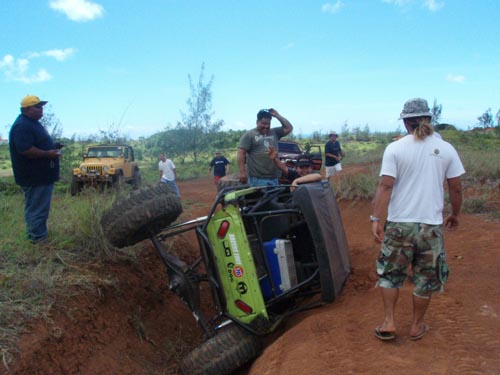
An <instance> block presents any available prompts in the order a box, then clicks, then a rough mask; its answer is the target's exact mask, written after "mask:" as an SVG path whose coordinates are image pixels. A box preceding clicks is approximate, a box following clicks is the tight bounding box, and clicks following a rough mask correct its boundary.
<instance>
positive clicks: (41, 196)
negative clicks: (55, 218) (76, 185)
mask: <svg viewBox="0 0 500 375" xmlns="http://www.w3.org/2000/svg"><path fill="white" fill-rule="evenodd" d="M21 188H22V189H23V191H24V220H25V221H26V235H27V237H28V240H30V241H32V242H36V241H39V240H42V239H44V238H45V237H47V234H48V231H47V219H48V218H49V211H50V200H51V198H52V191H53V190H54V184H49V185H42V186H21Z"/></svg>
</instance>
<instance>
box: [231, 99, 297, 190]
mask: <svg viewBox="0 0 500 375" xmlns="http://www.w3.org/2000/svg"><path fill="white" fill-rule="evenodd" d="M273 117H274V118H276V119H278V121H279V122H280V123H281V127H276V128H271V119H272V118H273ZM292 129H293V126H292V124H290V122H289V121H288V120H287V119H286V118H284V117H283V116H281V115H280V114H279V113H278V111H276V110H275V109H273V108H270V109H262V110H260V111H259V112H258V113H257V127H256V128H255V129H252V130H249V131H247V132H246V133H245V134H243V136H242V137H241V139H240V143H239V145H238V167H239V169H240V182H242V183H247V182H248V184H249V185H250V186H275V185H278V176H279V175H280V173H281V172H280V171H279V169H278V168H277V167H276V166H275V165H274V163H273V162H272V161H271V160H270V159H269V156H268V152H269V147H274V148H275V149H278V141H279V139H280V138H282V137H284V136H286V135H287V134H290V132H291V131H292Z"/></svg>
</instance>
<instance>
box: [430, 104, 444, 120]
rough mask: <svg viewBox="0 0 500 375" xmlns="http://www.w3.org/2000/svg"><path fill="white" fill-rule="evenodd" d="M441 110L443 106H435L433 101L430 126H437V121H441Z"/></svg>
mask: <svg viewBox="0 0 500 375" xmlns="http://www.w3.org/2000/svg"><path fill="white" fill-rule="evenodd" d="M442 110H443V106H442V105H441V104H437V100H436V99H434V104H433V105H432V108H431V113H432V119H431V124H432V125H437V124H439V120H440V119H441V111H442Z"/></svg>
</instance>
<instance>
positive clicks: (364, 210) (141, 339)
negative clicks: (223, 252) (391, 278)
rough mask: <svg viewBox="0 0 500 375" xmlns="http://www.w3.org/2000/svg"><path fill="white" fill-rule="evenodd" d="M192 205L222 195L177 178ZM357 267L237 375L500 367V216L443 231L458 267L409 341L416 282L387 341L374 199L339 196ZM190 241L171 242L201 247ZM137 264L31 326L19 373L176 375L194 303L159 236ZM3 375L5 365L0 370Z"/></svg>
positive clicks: (204, 182) (202, 207)
mask: <svg viewBox="0 0 500 375" xmlns="http://www.w3.org/2000/svg"><path fill="white" fill-rule="evenodd" d="M179 187H180V191H181V194H182V199H183V200H189V201H190V202H191V203H194V204H193V205H192V206H193V207H194V209H192V210H191V212H187V213H186V215H190V216H188V217H190V218H194V217H197V216H204V215H206V213H207V211H208V206H209V204H210V203H211V202H212V199H213V197H214V196H215V194H216V187H215V186H214V184H213V181H212V179H210V178H206V179H200V180H196V181H192V182H184V183H180V184H179ZM340 209H341V213H342V218H343V222H344V226H345V230H346V234H347V238H348V242H349V248H350V251H351V261H352V265H353V272H352V275H351V277H350V278H349V280H348V282H347V285H346V287H345V289H344V291H343V293H342V295H341V296H340V298H339V299H337V300H336V301H335V302H334V303H333V304H330V305H327V306H325V307H322V308H319V309H315V310H311V311H308V312H304V313H301V314H298V315H295V316H294V317H292V318H291V319H290V320H289V321H287V322H286V323H285V325H284V326H283V327H282V328H281V329H280V330H279V332H277V333H276V334H274V335H273V336H272V337H269V338H267V339H266V343H267V347H266V348H265V350H264V352H263V354H262V355H261V356H260V357H259V358H258V359H257V360H256V361H255V362H254V363H253V364H252V365H251V366H249V367H248V368H247V369H244V370H242V371H240V374H243V373H245V374H250V375H266V374H273V375H285V374H286V375H294V374H301V375H302V374H315V375H322V374H325V375H326V374H328V375H330V374H376V373H384V374H388V375H396V374H398V375H399V374H400V373H402V372H403V373H405V374H500V357H499V353H500V324H499V323H500V322H499V319H500V318H499V316H500V292H499V291H500V278H499V277H498V269H499V268H500V256H498V251H499V250H498V243H499V242H500V224H499V223H491V222H486V221H484V220H482V219H481V218H480V217H476V216H468V215H464V216H463V217H462V220H461V225H460V228H459V229H458V230H457V231H456V232H447V233H446V246H447V251H448V262H449V263H450V267H451V276H450V280H449V283H448V284H447V287H446V290H445V292H444V293H443V294H441V295H435V296H434V297H433V301H432V302H431V305H430V308H429V311H428V314H427V323H428V324H429V326H430V331H429V332H428V333H427V335H426V336H425V337H424V338H423V339H422V340H420V341H416V342H413V341H410V340H409V338H408V332H409V328H410V319H411V285H408V286H406V287H405V288H403V290H402V292H401V294H400V301H399V305H398V310H397V320H396V323H397V324H398V330H397V335H398V338H397V339H396V340H395V341H393V342H381V341H378V340H377V339H376V338H375V337H374V336H373V329H374V328H375V327H376V326H377V325H378V324H380V323H381V321H382V318H383V315H382V314H383V309H382V301H381V298H380V295H379V291H378V290H377V289H375V288H374V285H375V280H376V275H375V258H376V256H377V253H378V245H376V244H375V243H374V241H373V239H372V237H371V235H370V223H369V221H368V220H367V218H368V216H369V214H370V210H371V206H370V203H369V202H361V201H355V202H341V204H340ZM192 244H193V239H192V238H189V237H188V236H186V235H183V236H182V237H180V238H179V239H176V240H175V242H174V244H173V247H174V249H175V251H177V252H182V253H183V254H186V253H187V255H188V256H194V255H193V252H194V251H195V250H196V249H195V248H193V245H192ZM143 257H144V258H143V262H142V263H141V264H140V265H139V266H132V265H130V266H127V265H123V264H121V265H117V264H114V265H113V264H111V265H109V268H108V269H107V270H106V272H108V273H109V274H111V275H114V277H115V278H116V279H117V283H118V284H119V288H116V289H113V288H108V289H107V290H102V291H100V294H99V293H98V294H96V295H86V296H82V297H80V298H78V299H76V300H73V301H70V302H69V303H68V304H67V306H66V307H64V308H58V309H57V310H56V311H54V313H53V315H52V316H51V323H46V322H38V323H35V324H34V325H33V326H32V327H30V331H31V333H29V334H27V335H25V336H24V337H23V338H22V340H21V343H20V352H19V355H18V358H17V360H16V364H15V366H12V368H11V373H12V374H84V375H90V374H92V375H93V374H176V373H177V362H178V360H179V358H180V357H181V356H183V355H184V354H185V353H187V352H188V351H189V350H190V349H191V348H192V347H194V346H195V345H196V343H197V342H199V341H200V339H201V331H200V330H199V329H198V327H197V326H196V323H195V320H194V319H193V317H192V316H191V314H190V312H189V311H188V309H187V308H185V307H184V306H183V304H182V303H181V302H180V301H179V299H178V298H177V297H175V296H173V295H172V294H171V293H170V292H169V291H168V288H167V277H166V274H165V270H164V267H163V264H162V263H161V261H160V259H159V257H158V255H157V254H156V252H155V250H154V248H153V247H152V246H148V247H147V249H145V250H144V254H143ZM0 373H2V374H3V373H5V374H7V372H6V371H5V369H2V370H0Z"/></svg>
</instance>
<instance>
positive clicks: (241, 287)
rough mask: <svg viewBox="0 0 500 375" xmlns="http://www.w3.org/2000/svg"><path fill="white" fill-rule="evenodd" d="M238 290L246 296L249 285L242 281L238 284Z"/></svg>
mask: <svg viewBox="0 0 500 375" xmlns="http://www.w3.org/2000/svg"><path fill="white" fill-rule="evenodd" d="M237 288H238V292H240V294H246V293H247V292H248V287H247V284H245V283H244V282H243V281H240V282H239V283H238V285H237Z"/></svg>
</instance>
